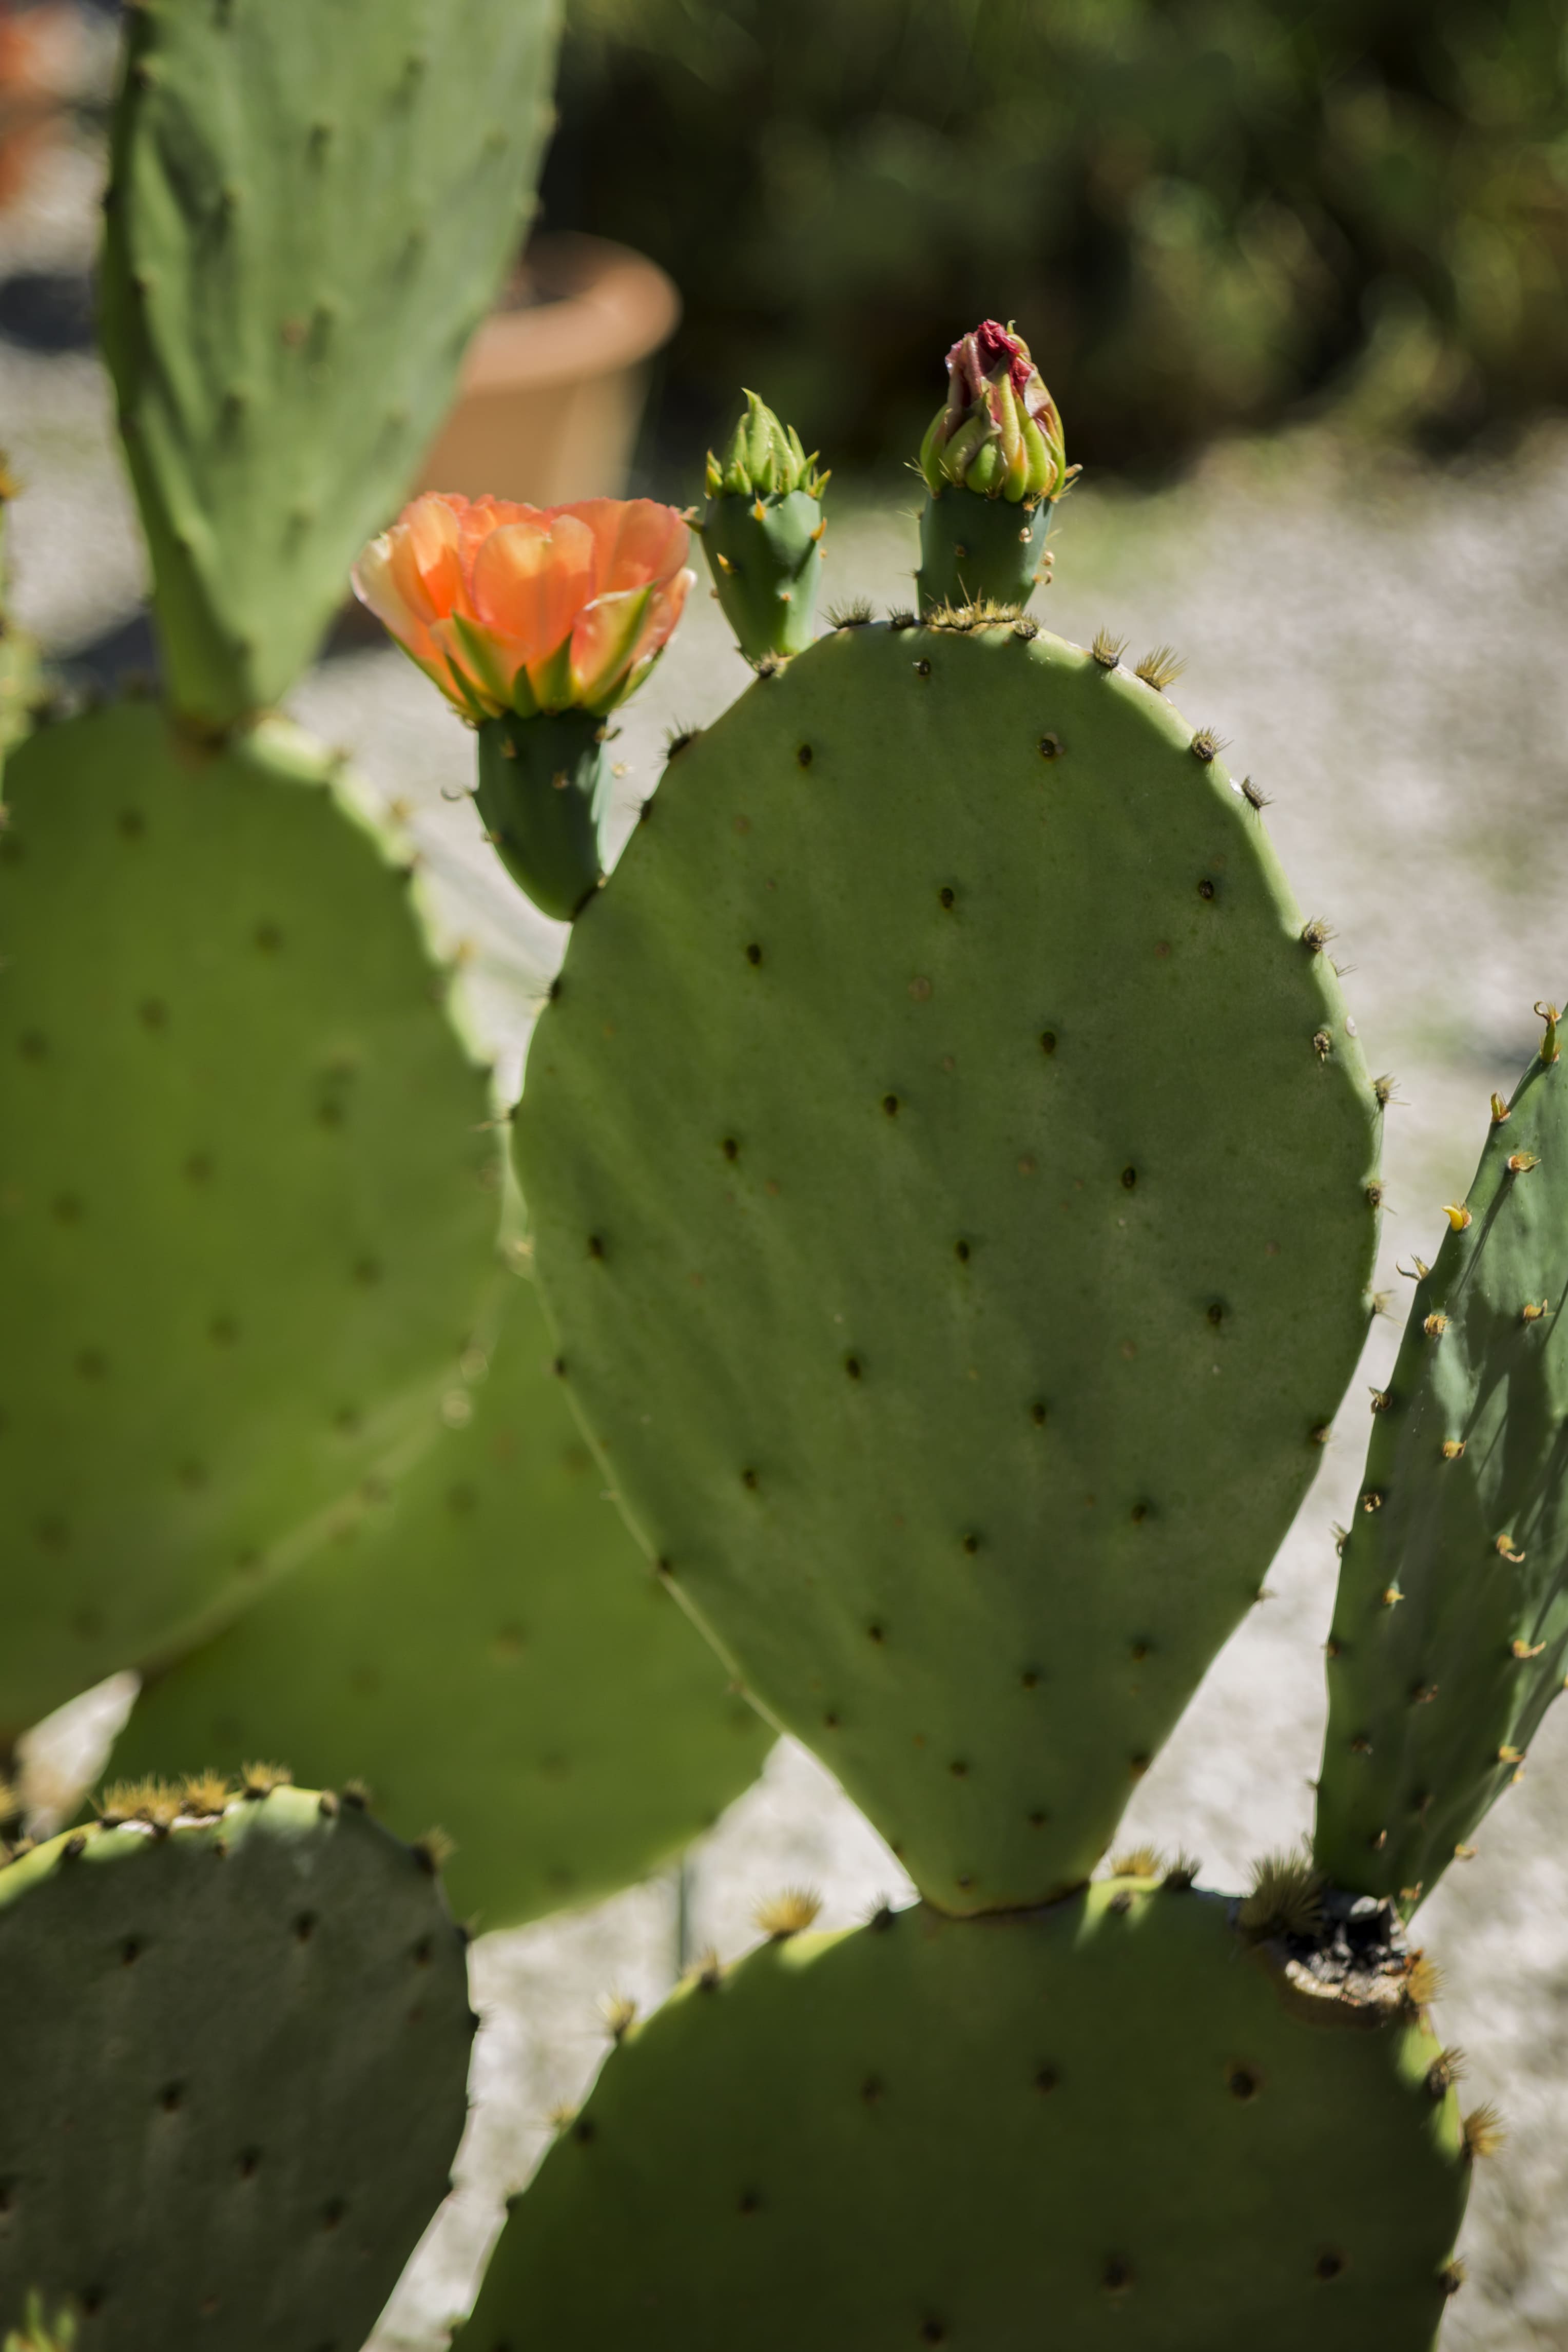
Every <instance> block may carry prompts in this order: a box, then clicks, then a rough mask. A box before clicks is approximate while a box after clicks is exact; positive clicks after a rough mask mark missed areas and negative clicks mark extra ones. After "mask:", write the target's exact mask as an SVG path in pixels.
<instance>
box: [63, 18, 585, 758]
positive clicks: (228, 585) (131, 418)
mask: <svg viewBox="0 0 1568 2352" xmlns="http://www.w3.org/2000/svg"><path fill="white" fill-rule="evenodd" d="M557 16H558V11H557V8H556V5H555V0H376V5H374V6H373V7H371V8H366V7H364V6H362V5H354V0H211V5H208V0H204V5H200V6H194V7H193V6H190V5H186V0H141V5H139V6H138V7H137V8H136V10H135V12H134V14H133V15H132V16H131V37H130V43H129V49H128V57H127V66H126V79H125V86H124V89H123V91H122V93H121V97H120V107H119V111H118V115H117V120H116V126H115V135H114V148H113V153H114V161H113V171H112V179H111V184H110V196H109V234H108V243H107V248H106V253H105V267H104V302H105V309H104V342H105V349H106V353H107V356H108V358H109V362H110V368H111V369H112V371H113V374H114V380H115V387H116V390H117V392H118V394H119V397H120V418H121V426H122V430H123V432H124V436H125V444H126V450H127V454H128V456H129V458H130V463H131V474H132V478H133V479H134V481H135V484H136V489H137V495H138V497H139V499H140V500H141V513H142V520H143V522H144V524H145V525H146V529H147V535H148V540H149V542H150V545H151V549H152V562H153V572H154V576H155V579H156V583H157V599H156V601H157V605H158V613H159V619H160V622H161V625H162V638H163V653H164V660H165V666H166V668H167V671H168V674H169V677H170V682H171V687H172V692H173V696H174V699H175V701H176V703H177V704H178V705H179V707H180V708H181V709H184V710H186V711H188V712H190V713H191V714H193V716H195V717H197V718H199V719H203V720H204V721H206V722H209V723H211V724H213V725H218V726H222V725H226V724H227V723H229V722H230V721H231V720H233V719H236V718H238V717H240V716H241V715H243V714H244V713H245V712H246V711H248V710H252V709H256V708H258V707H261V706H264V705H267V704H269V703H271V702H273V701H275V700H276V699H277V697H278V696H279V695H280V694H281V693H282V692H283V690H284V689H285V688H286V687H287V686H288V685H289V684H290V683H291V681H292V679H293V678H294V677H295V676H296V674H297V673H298V671H299V670H300V669H302V668H303V667H304V666H305V663H306V662H307V661H308V658H309V656H310V655H311V654H312V652H313V651H314V650H315V646H316V643H317V640H318V639H319V636H320V635H321V632H322V631H323V629H324V628H325V627H326V625H327V622H328V620H329V618H330V615H331V613H332V611H333V608H334V606H335V605H336V604H338V602H339V601H340V598H341V597H342V595H343V593H344V591H345V587H346V582H347V573H348V568H349V565H350V562H351V561H352V559H353V557H354V556H355V555H356V554H357V553H358V551H359V550H360V548H361V545H362V544H363V542H364V541H366V540H367V539H368V538H369V537H370V536H371V533H372V532H374V531H377V530H381V528H382V525H383V524H384V523H385V522H387V521H388V520H390V518H391V516H392V513H393V512H394V511H395V509H396V508H397V507H398V505H399V504H400V502H401V500H402V498H403V496H404V494H405V492H406V490H407V487H408V484H409V481H410V478H411V477H412V476H413V473H414V472H415V470H416V468H417V467H418V465H419V462H420V460H421V458H422V457H423V455H424V453H425V450H426V448H427V447H428V446H429V444H430V443H431V441H432V440H433V439H434V436H435V432H436V428H437V427H438V426H439V425H440V423H441V420H442V416H443V414H444V410H445V408H446V404H447V403H448V401H449V400H450V398H451V395H452V390H453V386H454V384H455V381H456V376H457V369H458V364H459V362H460V361H461V359H462V356H463V352H464V348H465V344H466V342H467V340H468V337H469V335H470V334H471V332H472V331H473V330H474V328H475V327H476V326H477V324H478V323H479V320H480V318H481V316H482V315H483V313H484V310H485V309H486V305H487V304H488V302H489V301H490V299H491V298H492V296H493V295H494V293H495V291H496V288H497V283H498V281H499V279H500V278H501V276H502V273H503V271H504V270H505V268H506V267H507V262H508V261H509V260H510V258H511V257H512V254H513V252H514V251H515V249H516V246H517V239H518V236H519V234H520V231H521V228H522V226H523V222H524V218H525V214H526V208H527V206H528V201H529V198H530V196H531V193H532V188H533V181H534V173H535V171H536V168H537V165H538V157H539V152H540V147H541V144H542V142H543V138H544V134H545V131H546V127H547V120H548V110H549V83H550V77H551V70H552V65H553V58H554V48H555V37H556V25H557Z"/></svg>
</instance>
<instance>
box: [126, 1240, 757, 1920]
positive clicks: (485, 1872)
mask: <svg viewBox="0 0 1568 2352" xmlns="http://www.w3.org/2000/svg"><path fill="white" fill-rule="evenodd" d="M502 1279H503V1281H504V1282H505V1284H506V1296H507V1299H508V1305H507V1324H506V1328H505V1332H504V1336H503V1338H502V1339H501V1343H500V1345H499V1346H498V1347H497V1349H496V1352H495V1355H494V1358H493V1360H492V1362H491V1366H490V1370H489V1371H488V1373H487V1375H486V1378H485V1380H484V1381H483V1382H482V1384H481V1385H480V1386H479V1387H477V1388H476V1390H475V1391H474V1404H475V1412H474V1418H473V1420H472V1422H471V1423H469V1424H468V1425H467V1426H466V1427H465V1428H462V1429H456V1430H451V1431H448V1432H447V1433H445V1434H444V1436H443V1438H442V1441H441V1444H439V1446H438V1447H436V1448H435V1450H434V1452H432V1453H431V1454H427V1455H426V1456H425V1457H424V1458H423V1461H422V1462H421V1463H420V1464H419V1465H417V1466H416V1467H415V1468H414V1469H413V1471H411V1472H410V1474H409V1475H408V1476H407V1478H406V1479H405V1480H404V1481H403V1482H402V1485H401V1486H400V1487H399V1488H398V1490H397V1493H396V1496H395V1498H394V1501H393V1503H392V1506H391V1508H390V1511H389V1513H388V1514H386V1515H384V1524H382V1525H380V1526H378V1525H377V1524H376V1523H375V1522H374V1521H373V1520H367V1521H366V1523H365V1524H364V1526H363V1527H362V1528H361V1531H360V1533H359V1536H358V1537H357V1538H356V1540H355V1541H354V1542H353V1543H352V1544H350V1545H348V1546H339V1545H334V1546H331V1547H329V1549H327V1550H325V1551H323V1552H322V1553H321V1554H320V1555H319V1557H318V1558H317V1559H314V1560H313V1561H311V1562H309V1563H308V1565H307V1566H306V1567H304V1568H302V1569H300V1570H298V1572H297V1573H296V1574H295V1575H294V1576H292V1577H290V1578H288V1579H287V1580H285V1581H284V1582H283V1583H281V1584H279V1585H278V1586H277V1588H276V1589H275V1590H274V1591H271V1592H269V1593H267V1594H266V1595H264V1596H263V1598H262V1599H261V1600H260V1601H258V1602H257V1603H256V1606H255V1607H254V1608H252V1609H250V1610H247V1611H246V1614H245V1615H244V1616H243V1617H241V1618H240V1619H238V1620H237V1622H235V1624H234V1625H232V1626H230V1627H229V1628H228V1630H227V1631H226V1632H225V1633H221V1634H220V1635H219V1636H218V1637H217V1639H216V1640H215V1641H214V1642H211V1643H207V1644H206V1645H205V1646H204V1647H203V1648H202V1649H200V1650H197V1651H195V1652H193V1654H191V1655H190V1656H188V1657H186V1658H184V1659H183V1660H182V1661H181V1662H180V1663H179V1664H176V1665H175V1666H174V1667H172V1670H171V1671H170V1673H169V1674H168V1675H165V1676H164V1677H163V1678H162V1680H161V1681H159V1682H158V1683H156V1684H154V1685H153V1686H152V1688H151V1689H150V1690H149V1691H148V1692H147V1693H146V1694H145V1695H144V1696H143V1697H142V1699H141V1703H140V1704H139V1705H138V1706H137V1708H136V1711H135V1713H134V1715H133V1716H132V1717H131V1723H130V1726H129V1727H128V1729H127V1730H126V1732H125V1735H124V1737H123V1738H122V1739H121V1741H120V1745H119V1747H118V1748H117V1749H116V1752H115V1765H116V1769H117V1770H125V1771H129V1772H131V1773H140V1772H147V1771H167V1770H168V1769H170V1768H171V1767H172V1765H173V1764H174V1763H176V1762H177V1761H179V1759H182V1758H187V1759H188V1758H190V1757H193V1756H199V1757H202V1758H204V1759H211V1760H212V1761H213V1762H214V1763H216V1764H218V1765H221V1766H233V1765H235V1764H237V1763H238V1762H239V1761H240V1760H241V1759H242V1758H244V1757H246V1756H250V1755H254V1754H256V1753H257V1752H259V1751H263V1750H265V1749H266V1748H267V1747H268V1746H269V1745H271V1746H276V1747H277V1748H280V1749H281V1750H282V1752H283V1753H284V1754H285V1755H287V1756H288V1757H289V1758H290V1759H292V1760H293V1762H294V1763H295V1765H296V1766H297V1767H298V1769H299V1770H300V1771H301V1772H302V1773H304V1774H305V1775H307V1776H308V1778H309V1779H311V1780H329V1781H333V1782H341V1781H343V1780H350V1779H352V1778H354V1777H356V1776H361V1777H363V1778H365V1779H367V1780H369V1781H370V1783H371V1788H372V1789H373V1790H374V1791H375V1800H376V1805H377V1809H378V1811H380V1812H381V1813H382V1816H383V1818H384V1819H386V1820H387V1821H389V1822H391V1824H392V1827H393V1828H395V1829H400V1830H402V1831H403V1832H406V1833H407V1834H408V1835H411V1836H412V1835H415V1834H417V1833H418V1832H420V1831H421V1830H423V1829H425V1828H427V1827H428V1826H429V1825H430V1823H431V1822H440V1823H441V1825H442V1827H443V1828H444V1829H445V1830H447V1831H449V1832H451V1834H452V1835H453V1836H454V1837H455V1840H456V1852H455V1855H454V1856H453V1859H452V1860H451V1862H450V1863H449V1864H448V1865H447V1869H446V1884H447V1887H448V1890H449V1892H450V1894H451V1896H452V1900H453V1902H454V1904H455V1906H457V1908H458V1910H459V1911H460V1912H461V1913H462V1914H463V1915H464V1916H469V1915H470V1914H474V1913H476V1914H477V1915H478V1917H479V1919H480V1922H481V1924H482V1925H483V1926H485V1927H505V1926H508V1925H511V1924H514V1923H516V1922H517V1921H518V1920H522V1919H527V1918H531V1917H533V1916H535V1915H536V1914H538V1913H540V1912H545V1911H550V1910H554V1909H557V1908H559V1906H560V1905H562V1904H563V1903H583V1902H587V1901H589V1900H591V1898H592V1897H593V1896H595V1895H603V1894H608V1893H610V1892H611V1891H612V1889H613V1888H615V1887H617V1886H622V1885H625V1884H626V1883H627V1881H628V1880H630V1879H633V1878H638V1877H641V1876H643V1874H644V1873H645V1872H647V1871H648V1870H649V1869H650V1868H651V1867H652V1866H653V1864H655V1863H657V1862H659V1861H661V1860H663V1859H664V1857H665V1856H666V1855H667V1854H670V1853H674V1852H675V1851H677V1850H678V1849H679V1848H680V1847H681V1846H683V1845H685V1843H688V1841H689V1840H690V1839H691V1838H693V1837H694V1836H695V1835H696V1833H697V1832H699V1831H700V1830H702V1829H705V1828H706V1827H707V1826H708V1825H709V1823H711V1822H712V1821H713V1820H714V1818H715V1816H716V1814H717V1813H718V1812H719V1811H720V1810H721V1808H722V1807H723V1806H725V1805H727V1803H728V1802H729V1801H730V1799H731V1798H732V1797H736V1796H738V1795H739V1793H740V1791H741V1790H742V1789H743V1788H744V1787H745V1786H746V1785H747V1782H748V1781H749V1780H751V1779H752V1778H753V1776H754V1775H755V1773H756V1772H757V1770H758V1768H759V1766H760V1764H761V1762H762V1759H763V1756H764V1755H765V1753H766V1751H767V1748H768V1744H769V1742H770V1740H771V1738H772V1736H773V1735H772V1733H771V1732H770V1731H769V1730H768V1727H766V1726H765V1725H764V1724H763V1723H762V1721H761V1719H760V1717H758V1716H757V1715H756V1714H755V1712H754V1711H753V1710H752V1709H751V1708H750V1707H749V1706H747V1705H746V1703H745V1701H744V1700H743V1699H739V1698H737V1697H735V1696H732V1695H731V1694H730V1693H728V1692H727V1690H726V1687H725V1676H724V1671H723V1669H722V1667H721V1666H720V1665H719V1664H718V1662H717V1660H716V1658H715V1657H714V1655H713V1653H712V1652H711V1650H710V1649H709V1648H708V1646H707V1644H706V1643H705V1642H704V1641H702V1640H701V1639H700V1638H699V1636H698V1635H697V1634H696V1633H695V1632H694V1631H693V1629H692V1627H691V1626H690V1625H688V1624H687V1623H686V1622H685V1620H684V1618H683V1617H682V1615H681V1612H679V1610H678V1609H676V1607H675V1606H674V1603H673V1601H671V1600H670V1599H669V1597H668V1596H667V1594H665V1593H664V1591H662V1590H661V1588H660V1586H659V1584H658V1582H657V1580H655V1579H654V1578H653V1577H652V1576H651V1575H650V1574H649V1573H648V1571H647V1569H646V1567H645V1566H644V1564H643V1561H642V1560H641V1559H640V1557H639V1554H638V1552H637V1549H636V1547H635V1546H634V1545H633V1543H632V1539H631V1538H630V1536H629V1535H628V1534H627V1533H626V1530H625V1528H624V1526H623V1525H622V1521H621V1518H620V1516H619V1514H618V1513H617V1512H616V1511H615V1510H614V1508H613V1507H612V1505H611V1504H610V1503H609V1502H608V1501H607V1500H606V1499H605V1497H604V1491H603V1489H604V1480H603V1477H602V1475H601V1472H600V1470H599V1468H598V1466H597V1465H596V1464H595V1463H594V1462H593V1460H592V1457H591V1455H590V1454H589V1451H588V1448H587V1447H586V1445H585V1444H583V1441H582V1438H581V1436H580V1433H579V1432H578V1430H577V1428H576V1425H575V1423H573V1421H572V1418H571V1414H570V1411H569V1410H568V1407H567V1404H566V1402H565V1399H564V1398H563V1397H562V1395H561V1392H560V1384H559V1381H557V1380H556V1379H555V1378H554V1377H553V1375H552V1373H551V1370H550V1343H549V1336H548V1334H547V1333H546V1331H545V1328H544V1322H543V1318H542V1316H541V1315H540V1312H539V1308H538V1302H537V1300H536V1297H535V1295H534V1291H533V1286H532V1285H531V1283H528V1282H519V1281H516V1280H514V1279H512V1278H511V1277H510V1276H503V1277H502Z"/></svg>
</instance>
